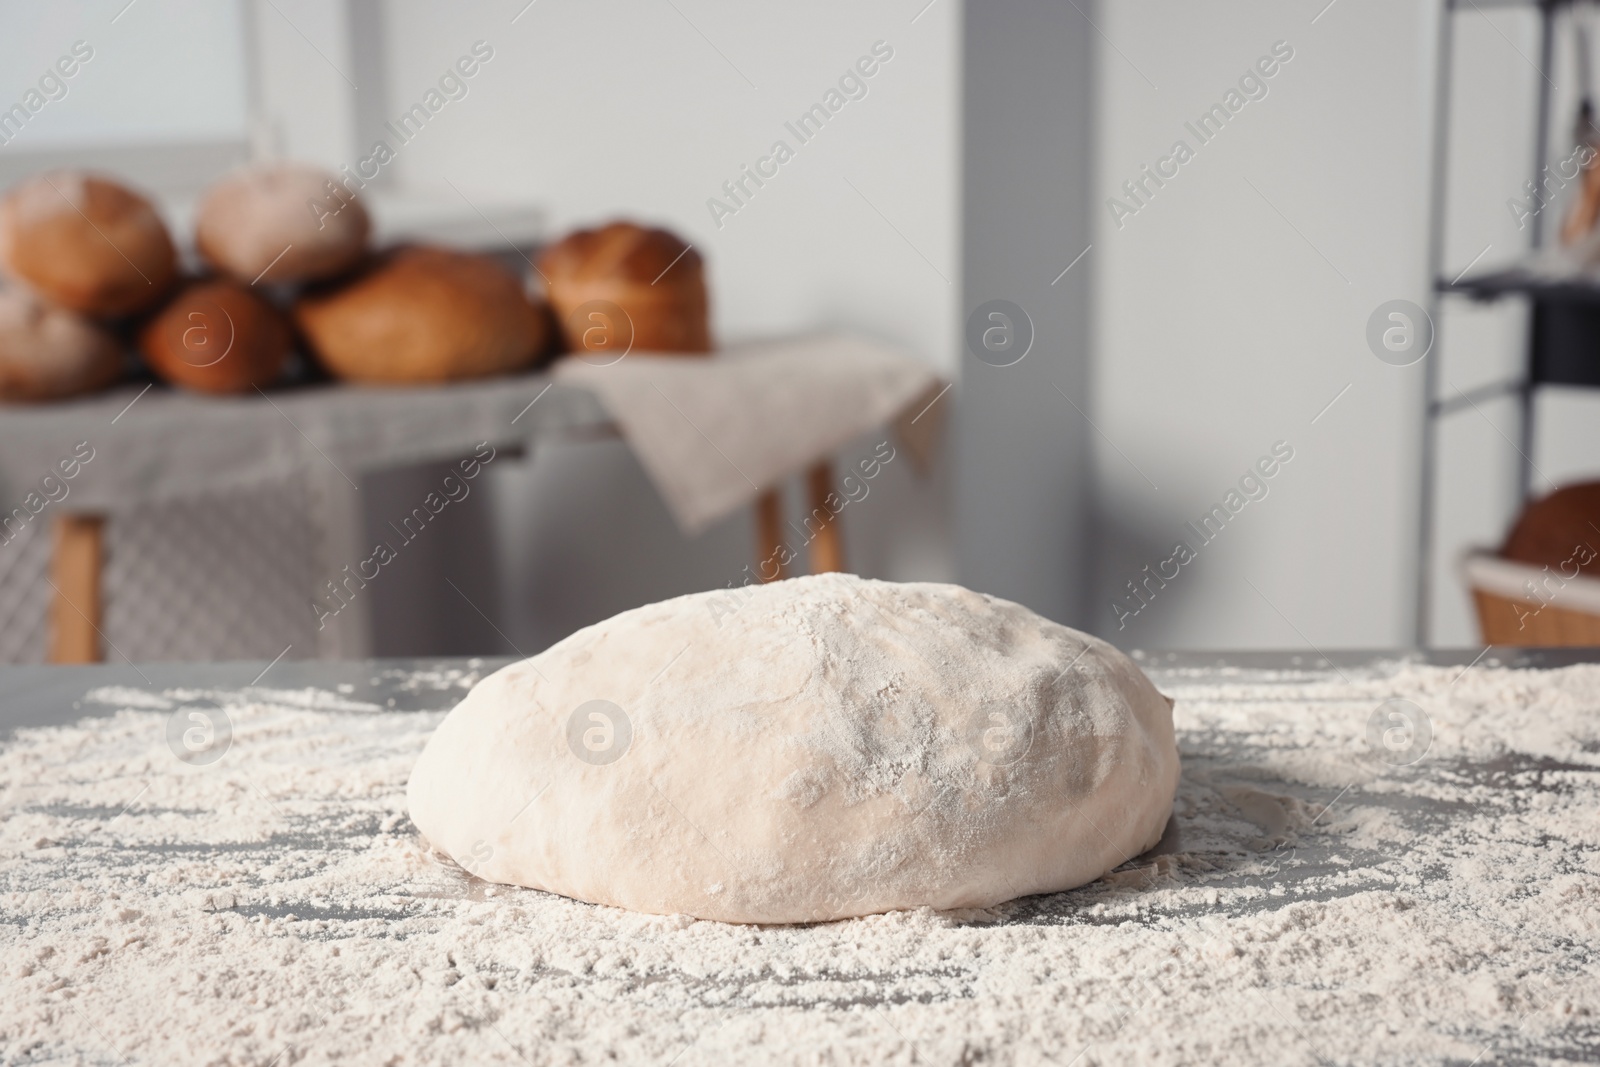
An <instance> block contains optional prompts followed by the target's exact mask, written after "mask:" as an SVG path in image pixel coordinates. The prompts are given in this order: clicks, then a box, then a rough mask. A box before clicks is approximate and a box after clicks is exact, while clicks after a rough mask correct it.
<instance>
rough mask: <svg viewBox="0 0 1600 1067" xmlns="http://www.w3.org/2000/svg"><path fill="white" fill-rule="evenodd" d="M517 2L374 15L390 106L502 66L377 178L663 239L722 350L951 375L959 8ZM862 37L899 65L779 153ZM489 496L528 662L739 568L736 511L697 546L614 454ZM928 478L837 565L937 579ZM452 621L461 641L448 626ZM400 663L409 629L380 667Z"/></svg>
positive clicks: (866, 506)
mask: <svg viewBox="0 0 1600 1067" xmlns="http://www.w3.org/2000/svg"><path fill="white" fill-rule="evenodd" d="M522 7H523V4H522V2H515V3H506V2H495V3H489V2H484V0H477V2H470V3H454V4H450V5H448V6H446V5H439V4H432V3H424V2H421V0H404V2H397V3H394V4H390V5H388V6H386V8H385V23H386V27H387V49H386V57H385V62H386V66H387V84H388V89H387V96H388V99H389V100H390V101H391V102H393V103H394V104H395V110H396V111H398V110H399V109H400V106H401V105H403V104H409V103H410V102H412V101H413V100H415V99H417V98H419V97H420V96H421V94H422V93H423V92H425V91H426V90H427V89H428V88H429V87H430V86H432V85H433V84H434V83H435V82H436V81H437V79H438V77H439V75H440V73H441V72H443V70H444V69H445V68H446V66H447V65H448V64H450V63H452V62H453V61H454V60H455V59H456V58H457V57H458V56H460V55H461V54H463V53H465V52H466V51H467V50H468V49H469V47H470V46H471V45H472V43H473V42H474V41H477V40H480V39H481V40H484V41H486V42H488V43H489V44H490V45H491V46H492V47H493V48H494V50H495V53H494V58H493V59H492V60H491V61H490V62H489V63H488V64H487V65H485V66H484V68H483V70H482V71H481V72H480V73H479V74H478V75H477V76H476V78H475V79H474V80H473V82H472V83H471V89H470V92H469V94H468V96H467V97H466V98H464V99H462V100H460V101H457V102H454V103H452V104H451V105H450V106H449V107H448V108H447V109H446V110H445V111H443V112H442V113H441V114H440V115H439V117H438V118H436V119H435V120H434V121H433V122H432V123H430V124H429V126H428V127H427V129H426V130H425V131H424V133H423V135H422V136H420V137H418V138H417V139H416V140H415V141H414V142H412V143H411V144H409V145H407V146H406V147H405V148H404V149H403V150H402V152H401V153H400V158H399V160H398V161H397V163H396V164H395V166H396V168H397V173H398V174H399V178H400V180H401V181H402V182H403V183H404V184H405V185H407V186H410V187H418V188H432V189H437V190H440V191H441V192H442V195H446V196H454V195H456V194H455V193H453V192H452V191H451V190H450V187H449V185H448V184H446V182H447V181H448V182H451V183H454V184H455V185H456V186H458V187H460V188H461V190H462V191H463V192H465V193H467V195H468V196H478V195H484V196H496V197H500V198H505V197H510V196H526V197H529V198H532V199H533V200H534V201H535V202H537V203H539V204H541V205H544V206H545V207H546V208H547V209H548V210H549V212H550V214H551V217H552V221H553V227H554V229H555V230H556V231H558V232H559V231H562V230H564V229H566V228H568V227H571V226H575V225H581V224H588V223H593V222H596V221H602V220H605V219H608V218H611V217H615V216H618V215H627V216H632V217H636V218H641V219H646V220H649V221H652V222H656V223H660V224H664V225H666V226H668V227H671V228H672V229H674V230H676V231H678V232H679V233H681V234H682V235H683V236H684V237H685V238H686V239H688V240H689V241H690V242H692V243H693V244H694V245H695V247H696V248H697V249H698V250H699V251H700V252H701V254H702V256H703V257H704V258H705V260H706V262H707V264H708V267H709V270H710V284H711V292H712V299H713V316H714V330H715V332H716V335H717V337H718V338H719V339H720V340H723V341H735V340H739V339H741V338H746V337H752V336H760V335H764V334H772V333H778V332H784V331H795V330H807V329H815V328H818V327H830V326H837V327H844V328H848V329H853V330H859V331H863V332H866V333H870V334H875V335H877V336H880V337H883V338H886V339H889V340H891V341H894V342H896V343H899V344H901V345H903V346H905V347H906V348H907V349H909V350H910V351H912V352H913V353H915V354H917V355H918V356H920V357H921V358H924V359H926V360H928V361H929V362H930V363H931V364H932V365H934V366H935V367H937V368H938V369H939V370H940V371H941V372H943V373H947V374H948V373H951V372H952V371H953V369H954V367H955V363H956V351H957V345H958V340H957V337H958V329H959V327H958V313H957V309H956V288H955V284H954V283H955V282H956V280H957V272H958V269H959V251H958V233H959V206H958V177H957V174H958V170H957V168H958V164H959V146H958V133H959V125H958V112H959V103H960V96H959V93H960V84H959V72H958V71H959V57H958V39H957V32H958V31H957V27H958V24H959V13H960V6H959V4H958V3H956V2H954V0H949V2H942V3H938V4H935V5H934V6H933V7H931V8H930V9H928V10H927V11H926V12H925V13H923V14H922V15H921V16H920V17H917V16H918V11H919V9H920V8H921V7H922V4H921V3H915V4H897V5H895V6H894V7H892V8H891V7H887V6H874V7H871V8H867V7H864V6H861V5H853V4H850V3H846V2H840V0H836V2H832V3H826V4H818V5H806V6H805V7H804V8H801V7H794V8H782V7H768V8H762V9H761V10H760V11H756V10H754V9H750V8H746V7H742V6H739V5H734V4H720V5H719V4H711V3H705V2H702V0H691V2H684V0H678V2H676V8H675V7H674V5H673V4H666V3H658V2H646V0H626V2H623V0H618V2H609V3H587V4H560V3H548V2H545V3H537V4H534V5H533V6H531V7H528V8H527V9H526V10H525V11H523V12H522V14H521V15H520V16H518V11H519V9H521V8H522ZM680 12H681V14H680ZM513 17H515V18H516V21H515V23H514V24H513V22H512V19H513ZM913 18H915V22H913ZM691 20H692V24H691ZM702 34H703V35H704V36H702ZM708 39H709V40H708ZM879 40H882V41H885V42H887V43H888V45H889V46H890V47H892V48H893V50H894V56H893V58H892V59H891V60H890V61H888V62H887V63H885V64H883V65H882V67H881V68H880V70H879V71H878V73H876V74H875V75H874V76H873V77H872V78H871V79H870V80H869V81H868V83H867V84H868V87H869V88H868V93H867V95H866V96H865V97H864V98H863V99H859V100H855V101H852V102H850V103H849V104H848V105H846V107H845V108H844V109H843V110H842V111H841V113H840V114H839V115H838V116H836V117H835V118H834V119H833V120H832V121H831V122H830V123H829V125H828V126H827V127H826V128H825V129H824V130H823V131H822V133H821V134H819V135H818V136H817V137H816V138H815V139H814V140H813V141H811V142H810V143H808V144H805V145H803V146H796V141H795V139H794V138H793V137H792V136H791V135H789V134H787V132H786V131H785V129H784V122H785V121H786V120H790V119H792V118H793V117H795V116H796V115H798V114H799V113H800V112H802V111H804V110H805V109H806V108H808V107H809V106H810V105H811V104H813V103H815V102H817V101H818V100H820V99H821V97H822V95H823V93H824V92H826V91H827V90H828V89H829V88H830V87H832V86H833V85H834V84H835V83H836V82H837V81H838V79H839V77H840V75H841V73H843V72H844V71H845V70H846V69H847V68H848V67H849V66H850V65H851V64H853V63H855V62H856V60H857V59H858V58H859V57H861V56H863V55H866V54H867V53H869V52H870V50H871V48H872V46H873V43H874V42H876V41H879ZM747 78H748V79H749V82H747V81H746V79H747ZM750 83H754V86H755V87H754V88H752V86H751V84H750ZM780 137H781V138H784V139H786V140H788V141H789V142H790V144H791V145H792V146H796V147H797V151H796V156H795V158H794V159H793V161H791V162H789V163H788V164H786V165H784V166H783V167H782V168H781V170H780V173H779V174H778V176H777V177H776V178H773V179H771V180H770V181H769V182H768V184H767V185H766V186H765V187H764V188H762V189H760V190H759V191H758V192H757V194H756V195H755V196H754V197H752V198H751V199H750V201H749V203H748V204H747V205H746V206H745V207H744V208H743V209H741V210H740V211H739V212H738V213H737V214H736V215H735V216H733V217H731V218H726V219H724V220H723V222H724V225H723V226H722V227H721V228H720V229H719V228H718V227H717V226H716V225H715V224H714V223H713V220H712V217H711V214H710V212H709V211H708V209H707V206H706V201H707V199H708V198H709V197H712V196H715V195H719V192H720V187H721V185H722V183H723V182H724V181H727V180H729V179H731V178H734V177H737V176H738V173H739V169H740V166H741V164H749V163H753V162H754V161H755V159H756V158H757V157H758V156H761V155H764V154H765V153H766V152H767V150H768V148H769V147H770V145H771V144H772V142H773V141H774V140H775V139H777V138H780ZM852 185H853V186H854V188H852ZM880 213H881V215H880ZM871 443H872V442H862V443H861V445H860V446H858V447H865V448H868V449H870V446H871ZM497 479H498V480H497V481H496V483H495V492H494V493H493V494H492V496H493V500H492V505H491V507H492V512H493V517H492V520H491V522H490V526H491V528H492V530H493V534H494V537H495V539H496V541H497V543H498V550H497V553H496V561H495V562H496V567H497V569H498V571H499V573H500V574H501V575H502V576H503V579H502V580H501V581H499V582H498V584H496V583H488V591H489V593H490V594H491V595H492V594H495V593H498V599H499V604H498V606H497V609H496V610H497V611H498V613H499V616H500V618H501V619H502V620H503V622H502V626H503V628H504V629H505V630H506V632H507V635H508V636H509V637H510V639H511V640H512V641H514V642H515V643H516V644H517V645H519V646H520V647H521V648H522V649H523V650H525V651H529V652H532V651H536V650H537V649H538V648H541V647H543V646H544V645H545V644H548V643H549V642H550V641H551V640H554V639H556V638H558V637H560V636H562V635H564V634H565V633H567V632H569V631H570V630H571V629H573V628H574V627H576V626H578V625H582V624H584V623H587V622H590V621H594V620H596V619H599V618H603V617H605V616H606V615H608V614H610V613H612V612H614V611H616V610H620V609H621V608H623V607H628V606H631V605H632V604H636V603H642V602H645V601H648V600H651V599H656V598H658V597H661V596H667V595H672V594H675V593H681V592H687V591H691V590H694V589H703V588H710V587H713V586H720V585H723V584H725V583H726V582H728V581H731V580H734V579H735V578H736V577H737V576H738V575H739V572H740V569H741V568H742V567H743V566H744V565H745V564H746V563H748V562H750V560H751V558H752V545H753V536H752V534H751V532H750V529H749V524H748V520H747V518H746V517H745V516H743V515H740V516H736V517H734V518H733V519H730V520H728V521H727V522H725V523H723V524H721V525H720V526H719V527H717V528H716V529H713V530H712V531H710V532H708V533H707V534H706V535H704V536H703V537H701V538H699V539H697V540H694V541H689V540H687V539H685V538H683V537H682V536H681V535H679V534H678V533H677V531H676V530H675V529H674V528H673V526H672V524H671V522H670V520H669V519H668V517H667V515H666V513H665V511H664V510H663V508H662V507H661V505H660V503H659V501H657V500H656V499H655V496H654V491H653V490H652V489H651V488H650V487H649V485H648V483H647V482H646V481H645V479H644V476H643V474H642V472H641V471H640V469H639V468H638V465H637V463H636V462H635V461H634V460H633V459H632V458H631V456H629V455H628V454H627V452H626V450H625V449H623V448H621V447H619V446H615V445H609V446H608V445H564V446H558V447H551V448H546V449H543V450H541V451H540V452H539V454H538V455H536V456H535V457H533V459H532V462H530V463H528V464H526V465H524V466H522V467H520V468H518V469H512V468H510V467H509V466H508V468H507V470H506V471H504V472H497ZM946 481H947V477H946V474H945V464H944V463H943V462H941V463H940V464H939V466H938V468H937V469H936V470H935V472H934V473H933V474H932V475H931V476H930V477H928V478H926V479H923V478H918V477H917V476H915V475H914V474H913V472H912V470H911V465H910V463H909V462H907V463H903V464H895V465H891V467H890V469H889V470H888V471H886V473H885V475H884V478H883V479H882V480H881V484H880V485H879V486H878V487H876V488H875V489H874V494H873V496H872V497H869V498H868V499H867V500H865V501H863V502H862V504H861V506H860V510H859V512H857V511H854V510H852V511H851V512H850V513H848V514H846V515H845V516H844V526H845V533H846V538H847V548H848V549H849V558H848V562H849V564H850V565H851V567H852V568H853V569H857V570H860V571H862V572H863V573H870V574H872V575H874V576H878V577H888V578H897V579H915V578H924V579H949V578H950V577H951V576H952V565H951V562H950V559H951V554H950V549H949V545H948V536H947V522H946V516H945V510H946V507H945V498H946ZM369 503H372V502H371V501H369ZM471 562H472V561H471V560H470V558H467V559H464V560H461V561H460V562H459V563H458V564H457V565H458V566H469V565H470V564H471ZM417 582H418V583H419V584H418V585H417V587H416V588H415V589H414V590H412V591H410V592H407V593H404V594H403V595H402V594H401V593H400V592H398V591H397V593H396V597H397V602H398V601H399V600H406V599H407V598H409V602H410V603H412V604H414V605H417V610H424V606H426V609H427V610H433V611H439V610H453V609H451V608H449V607H448V606H447V605H446V606H441V605H439V604H437V603H430V601H429V599H428V597H427V595H426V594H427V589H428V588H429V587H430V586H436V585H439V579H438V577H437V576H419V577H418V579H417ZM446 593H447V595H450V596H453V594H448V590H446ZM491 613H492V614H493V613H495V612H494V611H491ZM462 625H463V627H467V626H470V625H473V624H472V622H471V619H470V618H469V617H468V616H465V615H464V616H462ZM419 640H420V638H419ZM407 650H409V645H408V639H407V638H406V637H405V635H404V634H391V636H390V639H389V641H388V643H387V646H386V648H381V649H380V651H393V652H399V651H407Z"/></svg>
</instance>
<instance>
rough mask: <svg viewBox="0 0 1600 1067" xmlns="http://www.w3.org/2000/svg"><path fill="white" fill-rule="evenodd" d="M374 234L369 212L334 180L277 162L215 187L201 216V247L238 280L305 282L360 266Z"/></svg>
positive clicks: (316, 170) (314, 169) (198, 215)
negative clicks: (369, 240)
mask: <svg viewBox="0 0 1600 1067" xmlns="http://www.w3.org/2000/svg"><path fill="white" fill-rule="evenodd" d="M371 229H372V223H371V220H370V219H368V217H367V210H366V208H364V207H362V206H361V201H360V200H358V199H357V198H356V196H355V194H354V193H352V192H350V190H349V189H347V188H345V187H344V186H343V185H340V184H339V183H338V179H337V178H335V176H334V175H333V174H331V173H329V172H328V171H325V170H321V169H319V168H317V167H311V166H306V165H304V164H300V163H272V164H262V165H259V166H254V167H247V168H245V169H244V170H240V171H235V172H234V173H233V174H230V175H228V176H227V177H225V178H223V179H222V180H221V181H219V182H217V184H215V185H213V186H212V187H211V189H210V191H209V192H207V193H206V197H205V199H204V200H203V201H201V203H200V208H199V211H198V212H197V213H196V215H195V244H196V245H198V246H199V248H200V254H201V255H202V256H204V257H205V259H206V262H208V263H210V264H211V265H212V266H214V267H216V268H217V269H218V270H220V271H222V272H223V273H225V274H229V275H231V276H233V277H234V278H236V279H238V280H239V281H242V282H246V283H254V282H255V281H256V280H257V279H258V278H259V279H261V280H263V281H268V282H302V281H311V280H313V279H317V278H328V277H331V276H333V275H335V274H338V273H340V272H341V271H345V270H349V269H350V268H351V267H354V266H355V265H356V264H357V263H359V262H360V261H361V257H362V256H363V255H365V254H366V250H367V235H368V233H369V232H370V231H371ZM263 272H265V277H263Z"/></svg>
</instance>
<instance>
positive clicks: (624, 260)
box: [539, 222, 711, 354]
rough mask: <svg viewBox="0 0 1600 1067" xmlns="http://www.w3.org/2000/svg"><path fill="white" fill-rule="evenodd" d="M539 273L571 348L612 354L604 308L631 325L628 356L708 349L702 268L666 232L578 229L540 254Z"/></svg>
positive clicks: (621, 225)
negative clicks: (613, 310)
mask: <svg viewBox="0 0 1600 1067" xmlns="http://www.w3.org/2000/svg"><path fill="white" fill-rule="evenodd" d="M539 270H540V273H541V274H543V275H544V278H545V281H546V285H547V287H548V289H549V296H550V304H551V307H552V308H553V309H554V310H555V313H556V317H557V319H558V320H559V321H560V324H561V332H562V337H563V340H564V342H565V346H566V348H567V349H569V350H570V351H574V352H584V351H594V352H596V353H597V354H599V352H600V350H601V349H602V348H604V349H605V350H608V351H609V350H614V349H616V347H617V345H618V338H616V337H615V336H613V335H612V334H611V333H610V332H608V331H607V329H605V327H606V326H607V324H608V321H609V317H610V315H611V314H612V313H611V312H610V309H609V308H608V307H607V305H611V306H614V307H615V308H617V309H620V310H621V311H622V312H623V313H624V317H625V320H626V322H627V323H629V324H631V350H632V351H637V352H709V351H710V350H711V327H710V321H709V319H710V308H709V301H708V299H707V296H706V284H705V268H704V264H703V263H702V262H701V259H700V254H699V253H698V252H696V251H695V250H694V249H693V247H691V246H690V245H688V244H685V243H684V242H683V241H682V240H681V239H680V238H678V237H676V236H675V235H673V234H671V233H669V232H668V231H666V230H661V229H647V228H645V227H643V226H639V225H636V224H634V223H631V222H612V223H609V224H608V225H605V226H602V227H600V228H599V229H595V230H579V231H577V232H576V233H572V234H569V235H568V236H566V237H565V238H563V239H562V240H560V241H558V242H556V243H555V244H553V245H551V246H550V247H549V248H548V249H546V250H545V253H544V255H543V256H542V257H540V260H539ZM596 311H598V313H599V314H598V317H597V316H596V314H595V312H596ZM627 328H628V327H627V326H626V325H624V326H619V327H617V330H619V331H621V330H626V329H627ZM586 336H587V337H588V338H590V340H586ZM624 347H626V344H625V343H624Z"/></svg>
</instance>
